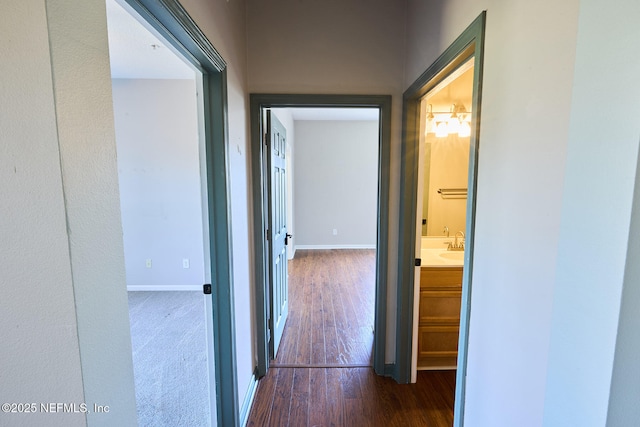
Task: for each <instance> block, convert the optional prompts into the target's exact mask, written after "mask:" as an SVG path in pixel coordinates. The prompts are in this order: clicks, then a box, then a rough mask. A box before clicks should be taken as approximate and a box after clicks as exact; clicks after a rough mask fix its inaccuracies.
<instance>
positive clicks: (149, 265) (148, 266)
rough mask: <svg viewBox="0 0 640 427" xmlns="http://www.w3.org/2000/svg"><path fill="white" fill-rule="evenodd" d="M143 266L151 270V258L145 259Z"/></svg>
mask: <svg viewBox="0 0 640 427" xmlns="http://www.w3.org/2000/svg"><path fill="white" fill-rule="evenodd" d="M144 264H145V266H146V267H147V268H151V265H152V262H151V258H147V260H146V261H145V263H144Z"/></svg>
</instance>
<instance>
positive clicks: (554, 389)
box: [544, 0, 640, 426]
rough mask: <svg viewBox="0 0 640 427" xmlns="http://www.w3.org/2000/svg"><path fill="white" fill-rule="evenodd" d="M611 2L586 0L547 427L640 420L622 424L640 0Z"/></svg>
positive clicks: (633, 345)
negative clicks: (598, 107)
mask: <svg viewBox="0 0 640 427" xmlns="http://www.w3.org/2000/svg"><path fill="white" fill-rule="evenodd" d="M608 6H609V5H607V4H606V3H605V2H603V1H595V0H583V1H581V2H580V13H579V26H578V41H577V49H576V63H575V77H574V81H573V94H572V95H573V98H572V102H571V118H570V127H569V137H568V146H567V161H566V167H565V176H564V192H563V199H562V217H561V218H562V221H561V227H560V241H559V245H558V259H557V273H556V280H555V288H554V292H553V303H554V306H553V318H552V324H551V331H552V332H551V340H550V347H549V367H548V373H547V387H546V399H545V418H544V421H545V425H547V426H556V425H567V424H578V425H583V426H602V425H605V424H607V425H630V424H631V425H632V424H634V423H637V421H636V420H637V418H627V421H629V422H628V423H624V422H623V421H624V419H625V417H631V416H633V414H634V413H635V414H637V413H638V408H637V402H638V401H637V398H638V396H639V392H638V383H637V382H633V383H629V382H627V381H629V380H633V378H635V379H638V368H637V366H636V365H637V358H638V353H637V349H638V348H639V347H640V337H638V331H637V329H635V330H634V329H633V327H634V324H635V323H636V322H637V316H638V308H639V307H638V302H639V300H638V298H637V288H638V283H639V282H638V271H637V267H636V266H637V265H638V259H637V253H638V252H637V236H638V222H637V221H638V212H637V211H635V212H632V207H633V205H634V204H636V205H637V203H638V200H637V198H638V196H637V195H636V196H635V200H634V186H635V185H636V176H637V174H638V148H639V142H640V141H639V140H640V120H638V118H639V117H640V87H639V86H638V84H637V76H638V73H640V58H638V57H637V56H631V57H629V52H636V51H637V50H638V49H640V28H638V26H637V25H635V24H634V22H637V20H638V19H639V18H640V4H638V2H636V1H633V0H624V1H621V2H618V3H617V5H616V7H615V8H611V7H608ZM587 103H596V104H597V105H613V103H615V104H616V106H617V108H616V109H613V108H612V109H605V110H604V111H593V110H592V109H591V108H589V107H588V105H587ZM616 110H620V112H618V111H616ZM598 122H604V123H607V126H606V127H603V126H601V125H599V124H598ZM632 213H633V215H632ZM623 298H624V302H623ZM627 298H628V299H627ZM621 304H622V307H621ZM631 358H633V359H635V361H634V362H631V361H630V359H631ZM614 372H615V374H614ZM624 377H626V378H624ZM623 378H624V379H623ZM630 399H632V400H634V402H633V403H631V402H630V401H629V400H630ZM610 411H611V417H610V418H609V419H608V420H607V418H608V413H609V412H610ZM607 421H608V422H607Z"/></svg>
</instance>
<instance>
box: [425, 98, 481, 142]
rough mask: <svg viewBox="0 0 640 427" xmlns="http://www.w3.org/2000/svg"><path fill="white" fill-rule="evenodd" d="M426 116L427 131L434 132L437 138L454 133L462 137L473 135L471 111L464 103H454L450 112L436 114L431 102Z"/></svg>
mask: <svg viewBox="0 0 640 427" xmlns="http://www.w3.org/2000/svg"><path fill="white" fill-rule="evenodd" d="M436 115H437V116H436ZM447 115H448V117H446V116H447ZM426 118H427V126H426V132H427V133H428V132H434V133H435V134H436V137H437V138H444V137H447V136H449V135H451V134H454V133H457V134H458V136H459V137H462V138H464V137H468V136H471V125H470V124H469V122H470V121H471V117H470V113H469V112H468V111H467V110H466V108H464V105H462V104H460V105H458V104H453V105H452V106H451V109H450V111H449V112H448V113H435V114H434V112H433V110H432V107H431V104H429V110H428V112H427V117H426Z"/></svg>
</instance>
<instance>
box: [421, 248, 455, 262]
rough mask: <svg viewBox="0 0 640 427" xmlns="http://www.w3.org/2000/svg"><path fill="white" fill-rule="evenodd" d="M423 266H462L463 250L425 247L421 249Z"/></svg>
mask: <svg viewBox="0 0 640 427" xmlns="http://www.w3.org/2000/svg"><path fill="white" fill-rule="evenodd" d="M420 259H421V260H422V263H421V265H422V267H462V266H463V265H464V252H463V251H448V250H447V249H446V248H444V249H442V248H438V249H435V248H425V249H421V250H420Z"/></svg>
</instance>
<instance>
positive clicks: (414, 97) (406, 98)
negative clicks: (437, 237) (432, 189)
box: [396, 11, 486, 426]
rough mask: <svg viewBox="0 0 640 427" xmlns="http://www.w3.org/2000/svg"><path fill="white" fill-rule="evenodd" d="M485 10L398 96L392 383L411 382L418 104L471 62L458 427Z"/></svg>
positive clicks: (461, 407) (459, 422)
mask: <svg viewBox="0 0 640 427" xmlns="http://www.w3.org/2000/svg"><path fill="white" fill-rule="evenodd" d="M485 23H486V11H483V12H482V13H481V14H480V15H479V16H478V17H477V18H476V19H475V20H474V21H473V22H472V23H471V24H470V25H469V26H468V27H467V29H465V30H464V32H463V33H462V34H461V35H460V36H459V37H458V38H457V39H456V40H455V41H454V42H453V43H452V44H451V45H450V46H449V47H448V48H447V49H446V50H445V51H444V52H443V53H442V54H441V55H440V56H439V57H438V59H436V60H435V62H434V63H433V64H431V65H430V66H429V67H428V68H427V69H426V71H425V72H424V73H422V74H421V75H420V77H418V79H417V80H416V81H415V82H414V83H413V84H412V85H411V86H410V87H409V88H408V89H407V90H406V91H405V93H404V94H403V135H402V158H401V165H400V226H399V235H400V244H399V250H398V297H397V298H398V318H397V328H396V379H397V380H398V382H409V381H410V379H411V356H412V336H413V326H414V325H413V311H414V295H415V292H414V286H415V283H414V277H415V274H414V269H415V262H414V261H415V258H416V253H415V247H416V212H417V206H416V204H417V200H416V199H417V188H418V182H417V179H418V161H419V158H418V154H419V150H418V148H419V147H418V144H419V134H418V132H419V129H420V117H419V114H420V102H421V99H422V97H423V96H424V95H426V93H427V92H428V91H429V90H431V88H432V87H433V86H435V85H436V84H437V83H439V82H440V81H441V80H442V79H443V78H444V77H446V76H447V75H448V74H449V73H450V72H451V71H453V69H455V68H457V66H458V65H460V64H461V63H463V62H464V61H466V60H468V59H470V58H471V57H474V58H475V63H474V67H475V68H474V76H473V100H472V105H471V111H472V117H471V129H472V133H471V143H470V150H469V182H468V193H467V194H468V195H467V224H466V237H465V260H464V271H463V277H462V301H461V313H460V334H459V338H458V362H457V365H458V369H457V371H456V392H455V407H454V425H455V426H462V425H463V422H464V420H463V416H464V395H465V377H466V371H467V351H468V342H469V319H470V313H471V311H470V310H471V304H470V303H471V277H472V272H473V246H474V230H475V209H476V191H477V175H478V149H479V136H480V107H481V105H480V104H481V98H482V70H483V54H484V31H485Z"/></svg>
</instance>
